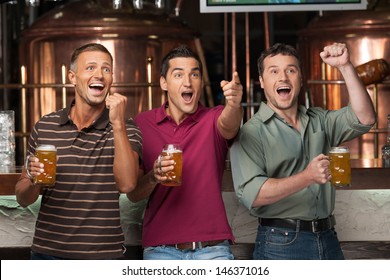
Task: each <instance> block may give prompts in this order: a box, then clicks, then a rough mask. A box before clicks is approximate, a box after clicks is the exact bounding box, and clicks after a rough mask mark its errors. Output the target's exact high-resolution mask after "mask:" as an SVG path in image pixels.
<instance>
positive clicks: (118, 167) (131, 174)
mask: <svg viewBox="0 0 390 280" xmlns="http://www.w3.org/2000/svg"><path fill="white" fill-rule="evenodd" d="M126 104H127V98H126V97H125V96H123V95H120V94H118V93H114V94H111V95H110V96H108V97H107V99H106V106H107V107H108V108H109V110H110V114H109V117H110V122H111V124H112V129H113V134H114V147H115V152H114V176H115V181H116V185H117V188H118V191H119V192H121V193H128V192H131V191H132V190H133V189H134V188H135V187H136V185H137V178H138V168H139V157H138V154H137V153H136V152H135V151H133V148H132V147H131V144H130V141H129V138H128V136H127V130H126V122H125V111H126Z"/></svg>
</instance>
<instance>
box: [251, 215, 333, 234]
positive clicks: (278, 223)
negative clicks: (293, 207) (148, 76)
mask: <svg viewBox="0 0 390 280" xmlns="http://www.w3.org/2000/svg"><path fill="white" fill-rule="evenodd" d="M259 224H260V225H262V226H268V227H281V228H290V229H294V230H295V229H298V230H304V231H311V232H314V233H316V232H320V231H324V230H328V229H331V228H333V227H334V226H335V224H336V219H335V218H334V216H333V215H331V216H329V217H328V218H325V219H319V220H313V221H303V220H294V219H268V218H259Z"/></svg>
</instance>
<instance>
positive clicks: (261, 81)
mask: <svg viewBox="0 0 390 280" xmlns="http://www.w3.org/2000/svg"><path fill="white" fill-rule="evenodd" d="M259 82H260V87H261V88H264V82H263V77H262V76H259Z"/></svg>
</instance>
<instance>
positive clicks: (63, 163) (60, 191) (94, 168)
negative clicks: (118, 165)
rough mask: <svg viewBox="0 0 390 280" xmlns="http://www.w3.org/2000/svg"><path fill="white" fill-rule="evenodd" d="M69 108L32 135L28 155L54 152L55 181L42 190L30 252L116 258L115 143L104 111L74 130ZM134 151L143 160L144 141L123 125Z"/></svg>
mask: <svg viewBox="0 0 390 280" xmlns="http://www.w3.org/2000/svg"><path fill="white" fill-rule="evenodd" d="M69 112H70V107H68V108H66V109H61V110H59V111H57V112H53V113H50V114H48V115H46V116H44V117H42V118H41V120H39V121H38V122H37V123H36V124H35V126H34V128H33V130H32V132H31V135H30V138H29V142H28V147H27V150H28V153H31V154H33V153H34V151H35V147H36V146H37V145H38V144H52V145H55V146H56V147H57V154H58V161H57V176H56V184H55V186H54V187H53V188H44V189H43V193H42V200H41V208H40V211H39V215H38V218H37V222H36V228H35V235H34V239H33V245H32V248H31V249H32V250H33V251H34V252H37V253H42V254H48V255H53V256H57V257H61V258H69V259H114V258H119V257H122V256H123V243H124V234H123V231H122V228H121V223H120V208H119V195H120V194H119V192H118V190H117V188H116V186H115V179H114V174H113V162H114V138H113V131H112V126H111V123H110V122H109V117H108V113H109V111H108V110H107V109H105V110H104V112H103V113H102V115H101V116H100V117H99V118H98V119H97V120H96V121H95V122H94V123H93V124H92V125H90V126H89V127H87V128H84V129H82V130H81V131H78V129H77V126H76V125H75V124H74V123H73V122H72V120H71V119H70V118H69ZM126 128H127V135H128V138H129V140H130V142H131V145H132V148H133V150H134V151H135V152H137V153H138V154H139V156H140V158H141V155H142V136H141V133H140V131H139V129H138V127H137V126H136V125H135V123H134V122H133V120H132V119H128V120H127V121H126Z"/></svg>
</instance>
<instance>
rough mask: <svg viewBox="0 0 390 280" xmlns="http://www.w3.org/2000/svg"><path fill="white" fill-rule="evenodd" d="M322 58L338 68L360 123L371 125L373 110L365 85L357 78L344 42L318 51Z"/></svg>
mask: <svg viewBox="0 0 390 280" xmlns="http://www.w3.org/2000/svg"><path fill="white" fill-rule="evenodd" d="M320 56H321V58H322V60H323V61H324V62H325V63H327V64H329V65H330V66H333V67H336V68H337V69H339V71H340V73H341V74H342V75H343V77H344V81H345V85H346V86H347V90H348V95H349V101H350V104H351V108H352V110H353V112H354V113H355V115H356V116H357V118H358V119H359V121H360V123H362V124H364V125H372V124H374V123H375V110H374V105H373V104H372V101H371V98H370V96H369V94H368V92H367V89H366V87H365V86H364V85H363V82H362V81H361V79H360V78H359V76H358V74H357V71H356V69H355V67H354V66H353V65H352V63H351V61H350V59H349V52H348V49H347V47H346V45H345V44H340V43H334V44H332V45H330V46H326V47H325V48H324V51H322V52H321V53H320Z"/></svg>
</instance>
